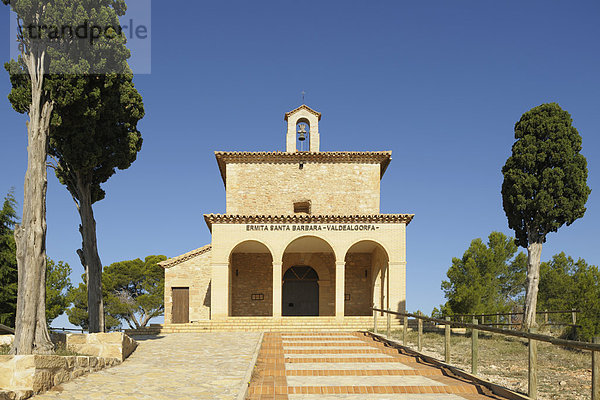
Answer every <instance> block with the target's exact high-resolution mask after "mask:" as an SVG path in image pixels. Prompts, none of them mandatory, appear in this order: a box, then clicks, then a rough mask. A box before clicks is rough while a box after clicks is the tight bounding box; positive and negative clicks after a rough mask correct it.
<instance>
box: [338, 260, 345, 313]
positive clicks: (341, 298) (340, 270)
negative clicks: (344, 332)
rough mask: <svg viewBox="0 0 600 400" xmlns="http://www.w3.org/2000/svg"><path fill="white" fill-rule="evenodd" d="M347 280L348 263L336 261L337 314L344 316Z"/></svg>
mask: <svg viewBox="0 0 600 400" xmlns="http://www.w3.org/2000/svg"><path fill="white" fill-rule="evenodd" d="M345 280H346V263H345V262H344V261H337V262H336V263H335V316H336V318H344V283H345Z"/></svg>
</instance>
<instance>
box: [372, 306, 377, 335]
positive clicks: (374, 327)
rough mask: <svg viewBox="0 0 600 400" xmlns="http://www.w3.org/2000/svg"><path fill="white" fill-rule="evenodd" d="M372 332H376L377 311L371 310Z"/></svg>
mask: <svg viewBox="0 0 600 400" xmlns="http://www.w3.org/2000/svg"><path fill="white" fill-rule="evenodd" d="M373 332H375V334H377V311H375V310H373Z"/></svg>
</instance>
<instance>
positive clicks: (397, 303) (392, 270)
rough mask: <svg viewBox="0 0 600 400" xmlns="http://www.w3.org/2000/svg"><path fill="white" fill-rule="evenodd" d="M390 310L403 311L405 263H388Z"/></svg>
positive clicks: (404, 306) (404, 300)
mask: <svg viewBox="0 0 600 400" xmlns="http://www.w3.org/2000/svg"><path fill="white" fill-rule="evenodd" d="M388 265H389V267H388V268H389V274H388V277H387V279H389V285H390V294H389V297H388V300H389V302H390V303H389V304H390V310H392V311H405V308H406V305H405V302H406V262H398V263H389V264H388Z"/></svg>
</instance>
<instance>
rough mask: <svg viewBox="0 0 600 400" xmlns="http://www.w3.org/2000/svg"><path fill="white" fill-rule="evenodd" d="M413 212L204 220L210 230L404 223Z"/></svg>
mask: <svg viewBox="0 0 600 400" xmlns="http://www.w3.org/2000/svg"><path fill="white" fill-rule="evenodd" d="M414 216H415V215H414V214H358V215H307V214H302V215H298V214H289V215H232V214H204V221H206V225H207V226H208V229H209V230H210V231H211V232H212V225H213V224H402V223H403V224H406V225H408V224H409V223H410V221H412V219H413V217H414Z"/></svg>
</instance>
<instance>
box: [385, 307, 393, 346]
mask: <svg viewBox="0 0 600 400" xmlns="http://www.w3.org/2000/svg"><path fill="white" fill-rule="evenodd" d="M388 311H390V310H388ZM391 325H392V314H390V313H389V312H388V313H387V331H386V337H387V338H388V339H389V338H390V337H391V336H392V332H391Z"/></svg>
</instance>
